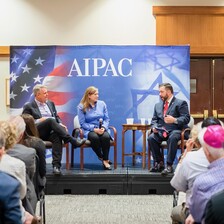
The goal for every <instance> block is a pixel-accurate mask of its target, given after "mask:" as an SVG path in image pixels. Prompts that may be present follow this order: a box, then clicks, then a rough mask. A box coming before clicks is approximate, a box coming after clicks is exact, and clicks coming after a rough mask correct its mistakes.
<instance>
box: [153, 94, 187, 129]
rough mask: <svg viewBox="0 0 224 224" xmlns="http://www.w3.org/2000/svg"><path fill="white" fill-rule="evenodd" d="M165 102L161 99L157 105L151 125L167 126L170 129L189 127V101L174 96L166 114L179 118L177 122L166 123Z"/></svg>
mask: <svg viewBox="0 0 224 224" xmlns="http://www.w3.org/2000/svg"><path fill="white" fill-rule="evenodd" d="M163 108H164V102H163V101H161V102H159V103H157V104H156V105H155V108H154V114H153V117H152V122H151V127H152V128H154V127H165V128H166V130H168V131H173V130H182V129H183V128H186V127H187V124H188V123H189V121H190V113H189V109H188V105H187V102H186V101H184V100H180V99H177V98H176V97H173V99H172V101H171V102H170V104H169V108H168V110H167V113H166V115H171V116H173V117H175V118H176V119H177V124H175V123H173V124H166V123H165V122H164V115H163Z"/></svg>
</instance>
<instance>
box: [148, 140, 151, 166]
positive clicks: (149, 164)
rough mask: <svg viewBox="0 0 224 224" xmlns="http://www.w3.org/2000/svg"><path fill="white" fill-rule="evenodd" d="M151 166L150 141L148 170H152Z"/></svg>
mask: <svg viewBox="0 0 224 224" xmlns="http://www.w3.org/2000/svg"><path fill="white" fill-rule="evenodd" d="M150 167H151V151H150V147H149V143H148V170H150Z"/></svg>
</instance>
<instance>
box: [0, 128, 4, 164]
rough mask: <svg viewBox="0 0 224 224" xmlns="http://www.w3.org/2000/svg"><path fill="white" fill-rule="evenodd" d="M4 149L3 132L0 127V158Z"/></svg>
mask: <svg viewBox="0 0 224 224" xmlns="http://www.w3.org/2000/svg"><path fill="white" fill-rule="evenodd" d="M4 150H5V135H4V132H3V131H2V130H1V129H0V160H1V158H2V155H3V153H4Z"/></svg>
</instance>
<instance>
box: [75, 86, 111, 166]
mask: <svg viewBox="0 0 224 224" xmlns="http://www.w3.org/2000/svg"><path fill="white" fill-rule="evenodd" d="M98 98H99V92H98V89H97V88H96V87H94V86H90V87H88V88H87V89H86V91H85V93H84V95H83V97H82V100H81V102H80V104H79V105H78V107H77V109H78V118H79V123H80V125H81V128H82V129H83V131H84V136H85V137H86V138H87V139H88V140H90V142H91V147H92V149H93V151H94V152H95V153H96V155H97V156H98V158H99V160H101V161H102V163H103V167H104V169H105V170H111V166H110V165H111V162H110V161H109V150H110V138H111V137H110V134H109V132H108V131H109V121H110V120H109V116H108V111H107V106H106V104H105V102H104V101H101V100H98Z"/></svg>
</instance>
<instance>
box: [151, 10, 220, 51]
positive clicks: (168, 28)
mask: <svg viewBox="0 0 224 224" xmlns="http://www.w3.org/2000/svg"><path fill="white" fill-rule="evenodd" d="M153 14H154V15H155V16H156V44H157V45H185V44H189V45H190V48H191V54H192V55H194V54H195V55H204V54H205V55H208V54H209V55H223V54H224V7H208V6H206V7H193V6H192V7H189V6H188V7H182V6H181V7H178V6H174V7H170V6H168V7H167V6H161V7H159V6H156V7H153Z"/></svg>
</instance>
